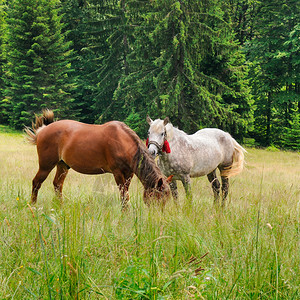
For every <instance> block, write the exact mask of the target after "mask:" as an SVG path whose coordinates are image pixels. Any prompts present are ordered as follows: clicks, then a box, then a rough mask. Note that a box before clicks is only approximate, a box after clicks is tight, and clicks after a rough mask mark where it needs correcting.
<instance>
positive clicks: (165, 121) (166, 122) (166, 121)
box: [164, 117, 170, 126]
mask: <svg viewBox="0 0 300 300" xmlns="http://www.w3.org/2000/svg"><path fill="white" fill-rule="evenodd" d="M169 122H170V120H169V118H168V117H166V118H165V119H164V126H166V125H167V124H168V123H169Z"/></svg>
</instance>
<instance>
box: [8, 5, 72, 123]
mask: <svg viewBox="0 0 300 300" xmlns="http://www.w3.org/2000/svg"><path fill="white" fill-rule="evenodd" d="M59 4H60V2H59V0H50V1H49V0H12V1H10V2H9V9H8V51H7V61H8V65H7V76H6V90H5V93H6V97H8V98H9V99H10V101H11V107H12V116H11V120H10V121H11V125H12V126H14V127H16V128H22V127H23V126H24V125H30V122H31V120H32V116H33V114H34V113H37V112H40V111H41V110H42V109H43V108H46V107H47V108H51V109H53V110H54V111H55V113H56V115H57V116H59V117H67V116H69V117H72V101H73V99H72V97H71V96H70V92H71V91H72V89H73V88H74V84H73V83H72V81H71V78H70V77H69V73H70V71H71V69H70V63H69V55H70V50H69V48H70V43H67V42H66V41H65V39H64V34H63V31H62V29H63V24H62V22H61V15H59Z"/></svg>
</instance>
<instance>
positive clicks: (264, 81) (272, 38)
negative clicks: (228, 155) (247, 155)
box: [246, 0, 300, 146]
mask: <svg viewBox="0 0 300 300" xmlns="http://www.w3.org/2000/svg"><path fill="white" fill-rule="evenodd" d="M299 15H300V11H299V3H298V2H297V1H283V2H282V1H277V0H272V1H269V2H268V3H265V2H261V3H260V4H259V8H258V13H257V15H256V17H255V19H254V24H255V26H254V29H255V30H254V33H255V35H254V38H253V39H252V40H251V41H250V42H249V43H248V45H247V48H246V49H247V50H248V57H249V60H250V61H251V65H250V66H251V72H250V83H251V86H252V92H253V95H254V98H255V106H256V111H255V113H254V118H255V130H254V136H255V137H256V140H259V141H260V142H261V144H264V145H270V144H276V145H279V146H281V145H283V144H285V143H284V137H283V136H284V134H283V128H291V124H292V122H291V121H292V120H294V119H295V118H296V119H297V118H298V117H297V115H298V114H299V100H300V89H299V82H300V77H299V74H300V72H299V71H300V69H299V66H300V58H299V55H297V54H296V51H298V50H299V33H300V32H299V25H298V24H299V21H300V18H299ZM285 146H287V144H285Z"/></svg>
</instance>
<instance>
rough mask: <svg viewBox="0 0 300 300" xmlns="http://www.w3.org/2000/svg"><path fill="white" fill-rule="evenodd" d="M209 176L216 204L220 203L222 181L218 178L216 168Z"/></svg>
mask: <svg viewBox="0 0 300 300" xmlns="http://www.w3.org/2000/svg"><path fill="white" fill-rule="evenodd" d="M207 178H208V180H209V182H210V183H211V187H212V190H213V192H214V199H215V200H214V203H215V204H216V205H218V204H219V198H220V186H221V185H220V182H219V180H218V178H217V174H216V170H214V171H212V172H211V173H209V174H207Z"/></svg>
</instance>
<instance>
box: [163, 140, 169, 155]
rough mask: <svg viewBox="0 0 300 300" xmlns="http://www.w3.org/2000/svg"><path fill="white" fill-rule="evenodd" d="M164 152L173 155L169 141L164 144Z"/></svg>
mask: <svg viewBox="0 0 300 300" xmlns="http://www.w3.org/2000/svg"><path fill="white" fill-rule="evenodd" d="M162 152H166V153H171V148H170V145H169V142H168V141H167V140H165V142H164V145H163V147H162Z"/></svg>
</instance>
